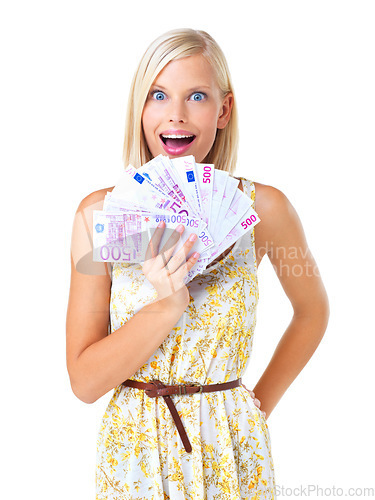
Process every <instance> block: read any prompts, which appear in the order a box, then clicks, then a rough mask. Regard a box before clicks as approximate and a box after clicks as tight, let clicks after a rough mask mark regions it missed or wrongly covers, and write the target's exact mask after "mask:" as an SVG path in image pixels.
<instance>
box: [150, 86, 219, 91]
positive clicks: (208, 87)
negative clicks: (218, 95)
mask: <svg viewBox="0 0 375 500" xmlns="http://www.w3.org/2000/svg"><path fill="white" fill-rule="evenodd" d="M154 87H156V88H158V89H162V90H167V89H166V88H165V87H163V85H158V84H153V85H151V88H154ZM210 88H211V87H210V86H209V85H197V86H196V87H193V88H191V89H188V90H187V91H188V92H192V91H193V90H199V89H210Z"/></svg>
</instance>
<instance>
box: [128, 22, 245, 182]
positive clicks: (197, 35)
mask: <svg viewBox="0 0 375 500" xmlns="http://www.w3.org/2000/svg"><path fill="white" fill-rule="evenodd" d="M195 54H202V55H203V56H204V57H205V58H206V59H207V61H208V62H209V63H210V64H211V66H212V68H213V70H214V73H215V76H216V82H217V85H218V87H219V88H220V90H221V94H222V98H224V97H225V95H226V94H227V93H228V92H232V93H233V107H232V110H231V116H230V119H229V122H228V123H227V125H226V126H225V127H224V128H223V129H218V130H217V133H216V138H215V141H214V143H213V145H212V148H211V150H210V151H209V153H208V155H207V156H206V158H204V160H203V162H202V163H213V164H214V165H215V168H217V169H220V170H225V171H227V172H229V173H233V171H234V170H235V168H236V162H237V149H238V135H239V134H238V114H237V106H236V99H235V98H234V92H233V85H232V82H231V77H230V73H229V68H228V64H227V61H226V59H225V56H224V53H223V52H222V50H221V49H220V47H219V46H218V44H217V43H216V41H215V40H214V39H213V38H212V37H211V36H210V35H209V34H208V33H206V32H205V31H200V30H193V29H190V28H183V29H175V30H170V31H167V32H166V33H164V34H163V35H161V36H159V37H158V38H156V40H154V41H153V42H152V43H151V45H150V46H149V47H148V49H147V50H146V52H145V53H144V55H143V57H142V59H141V61H140V63H139V65H138V68H137V69H136V71H135V74H134V76H133V80H132V83H131V87H130V92H129V98H128V107H127V113H126V121H125V138H124V149H123V161H124V166H125V167H127V166H128V165H129V163H130V164H132V165H133V166H134V167H135V168H139V167H140V166H141V165H144V164H145V163H147V162H148V161H150V160H151V159H152V158H153V156H152V155H151V153H150V151H149V149H148V147H147V142H146V139H145V136H144V133H143V129H142V112H143V107H144V105H145V102H146V99H147V96H148V93H149V91H150V87H151V85H152V84H153V82H154V80H155V79H156V77H157V76H158V74H159V73H160V72H161V71H162V69H163V68H164V67H165V66H166V65H167V64H168V63H169V62H170V61H172V60H177V59H182V58H183V57H188V56H192V55H195Z"/></svg>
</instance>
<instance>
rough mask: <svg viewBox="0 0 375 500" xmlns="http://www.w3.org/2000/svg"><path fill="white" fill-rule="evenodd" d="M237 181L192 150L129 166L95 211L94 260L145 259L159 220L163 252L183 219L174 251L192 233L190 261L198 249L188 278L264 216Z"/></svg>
mask: <svg viewBox="0 0 375 500" xmlns="http://www.w3.org/2000/svg"><path fill="white" fill-rule="evenodd" d="M238 184H239V180H237V179H235V178H234V177H232V176H231V175H230V174H229V173H228V172H224V171H223V170H219V169H215V167H214V165H213V164H206V163H196V162H195V158H194V156H193V155H189V156H182V157H179V158H173V159H170V158H169V157H168V156H164V155H159V156H156V157H155V158H153V159H152V160H151V161H149V162H148V163H146V164H145V165H143V166H142V167H140V168H138V169H136V168H134V167H133V166H132V165H129V166H128V167H127V168H126V169H125V170H124V172H123V174H122V175H121V177H120V179H119V180H118V182H117V184H116V185H115V187H114V189H113V190H112V191H111V192H108V193H107V194H106V196H105V199H104V204H103V210H94V213H93V235H94V236H93V247H94V248H93V259H94V261H96V262H120V263H141V264H143V262H144V261H145V260H146V253H147V247H148V245H149V243H150V240H151V238H152V235H153V233H154V231H155V229H156V227H157V226H158V224H159V223H160V221H164V222H165V229H164V233H163V236H162V240H161V242H160V245H159V251H160V249H162V248H163V247H164V245H166V243H167V241H168V239H169V238H170V236H171V233H172V232H173V231H174V230H175V229H176V227H177V226H178V225H180V224H182V225H183V226H184V232H183V233H182V236H181V238H180V240H179V241H178V243H177V245H176V248H175V249H174V251H173V254H172V255H174V254H175V253H176V252H178V251H179V249H180V248H181V247H182V246H183V244H184V243H185V241H186V240H187V239H188V237H189V236H190V235H191V234H192V233H195V234H196V235H197V236H198V239H197V240H196V242H195V243H194V245H193V247H192V249H191V251H190V253H188V255H187V256H186V260H187V259H189V258H190V257H191V255H192V254H193V253H194V252H199V254H200V257H199V259H198V260H197V262H196V263H195V264H194V266H193V267H192V268H191V269H190V271H189V272H188V274H187V276H186V277H185V284H186V283H188V282H189V281H190V280H192V279H193V278H194V276H196V275H197V274H199V273H201V272H202V271H203V270H204V269H206V267H207V266H208V265H209V264H210V263H211V262H212V261H213V260H215V258H216V257H218V256H219V255H221V254H222V253H223V252H225V250H226V249H228V248H229V247H230V246H232V245H233V244H234V243H235V242H236V241H237V240H238V239H239V238H240V237H241V236H243V235H244V234H245V233H246V232H247V231H249V230H251V229H252V228H253V227H254V225H255V224H257V223H258V222H259V221H260V218H259V216H258V214H257V213H256V212H255V210H254V209H253V208H252V206H251V200H250V198H249V197H248V196H247V195H246V194H244V193H243V192H242V191H241V189H239V188H238ZM148 255H149V254H147V258H149V257H148Z"/></svg>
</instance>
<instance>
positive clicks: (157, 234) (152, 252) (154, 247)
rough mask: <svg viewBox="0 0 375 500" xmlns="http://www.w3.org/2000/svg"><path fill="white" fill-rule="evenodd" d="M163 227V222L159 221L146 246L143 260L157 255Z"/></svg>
mask: <svg viewBox="0 0 375 500" xmlns="http://www.w3.org/2000/svg"><path fill="white" fill-rule="evenodd" d="M164 229H165V222H164V221H160V222H159V224H158V226H157V228H156V229H155V231H154V233H153V235H152V236H151V239H150V243H149V244H148V246H147V250H146V258H145V260H148V259H153V258H155V257H156V256H157V255H158V253H159V245H160V241H161V239H162V236H163V233H164Z"/></svg>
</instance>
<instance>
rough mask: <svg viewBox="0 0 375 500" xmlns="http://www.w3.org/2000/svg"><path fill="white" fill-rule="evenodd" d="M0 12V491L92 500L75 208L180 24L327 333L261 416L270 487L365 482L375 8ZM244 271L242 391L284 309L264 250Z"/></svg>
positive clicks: (106, 167)
mask: <svg viewBox="0 0 375 500" xmlns="http://www.w3.org/2000/svg"><path fill="white" fill-rule="evenodd" d="M0 19H1V20H0V42H1V70H2V77H1V81H0V85H1V95H0V99H1V112H0V114H1V117H0V120H1V142H2V145H1V178H2V197H1V203H2V206H1V214H2V224H1V226H2V244H1V262H2V275H3V279H1V285H2V288H3V291H4V292H3V294H2V300H1V304H2V310H3V312H2V315H1V320H2V321H1V322H2V343H1V380H2V384H1V385H2V408H3V409H2V412H1V427H0V428H1V432H2V434H3V435H2V438H1V443H2V446H1V448H2V458H3V466H2V473H3V474H4V478H3V480H2V486H1V490H2V491H1V497H2V498H4V499H7V500H10V499H21V498H31V497H32V498H38V499H39V500H44V499H46V500H47V499H48V500H50V499H52V498H53V499H54V500H62V499H64V500H65V499H68V498H69V500H93V499H94V498H95V491H94V471H95V452H96V434H97V431H98V429H99V423H100V419H101V417H102V414H103V412H104V411H105V408H106V406H107V404H108V402H109V400H110V397H111V395H112V391H111V392H110V393H108V394H107V395H105V396H103V397H102V398H101V399H100V400H99V401H97V402H96V403H94V404H93V405H86V404H85V403H82V402H81V401H80V400H78V399H77V398H76V397H75V396H74V395H73V393H72V391H71V389H70V383H69V378H68V374H67V370H66V364H65V317H66V308H67V300H68V293H69V280H70V261H69V252H70V248H69V246H70V233H71V227H72V222H73V216H74V213H75V210H76V208H77V206H78V204H79V202H80V201H81V199H82V198H83V197H85V196H86V195H88V194H89V193H90V192H92V191H95V190H97V189H100V188H104V187H110V186H113V185H114V184H115V182H116V180H117V179H118V177H119V175H120V174H121V169H122V168H123V166H122V160H121V158H122V144H123V132H124V122H125V111H126V105H127V98H128V90H129V86H130V81H131V78H132V75H133V72H134V70H135V68H136V65H137V63H138V61H139V59H140V57H141V55H142V54H143V52H144V50H145V49H146V48H147V46H148V45H149V43H150V42H151V41H152V40H154V38H156V37H157V36H158V35H160V34H162V33H164V32H165V31H167V30H169V29H172V28H181V27H191V28H195V29H203V30H205V31H207V32H208V33H210V34H211V35H212V36H213V37H214V38H215V39H216V40H217V42H218V43H219V45H220V46H221V48H222V49H223V51H224V53H225V54H226V56H227V59H228V62H229V67H230V70H231V74H232V78H233V82H234V90H235V92H236V97H237V100H238V106H239V113H240V133H241V141H240V158H239V162H238V169H237V171H236V172H235V175H243V176H245V177H247V178H250V179H252V180H255V181H258V182H261V183H264V184H270V185H272V186H275V187H277V188H278V189H280V190H282V191H283V192H284V193H285V194H286V196H287V197H288V198H289V200H290V201H291V203H292V204H293V206H294V207H295V208H296V210H297V212H298V214H299V216H300V218H301V220H302V223H303V227H304V229H305V233H306V237H307V240H308V243H309V245H310V248H311V250H312V253H313V255H314V257H315V259H316V261H317V263H318V266H319V269H320V272H321V275H322V278H323V281H324V284H325V286H326V289H327V291H328V294H329V298H330V307H331V316H330V321H329V326H328V329H327V332H326V335H325V337H324V338H323V340H322V342H321V344H320V345H319V347H318V349H317V351H316V352H315V354H314V355H313V357H312V358H311V360H310V362H309V363H308V364H307V366H306V367H305V368H304V369H303V370H302V372H301V374H300V375H299V377H298V378H297V379H296V380H295V382H294V383H293V384H292V385H291V387H290V388H289V389H288V391H287V392H286V393H285V395H284V397H283V398H282V400H281V401H280V403H279V404H278V405H277V407H276V408H275V410H274V412H273V413H272V415H271V416H270V418H269V420H268V425H269V430H270V434H271V440H272V441H271V444H272V451H273V457H274V464H275V474H276V481H277V484H278V485H279V487H280V488H281V487H284V488H287V487H289V488H300V487H307V486H308V485H316V486H319V487H320V488H323V489H325V488H333V487H334V486H335V487H336V488H343V489H345V488H347V487H355V488H364V487H375V483H374V479H373V476H372V473H373V465H374V464H373V449H374V426H373V421H374V405H373V400H372V398H373V387H372V384H373V382H374V370H373V365H374V355H373V350H374V339H373V338H374V334H375V328H374V309H375V308H374V299H375V294H374V288H373V283H374V278H375V276H374V271H373V248H374V246H373V244H374V237H373V231H374V229H373V217H374V210H373V190H374V188H373V183H372V179H373V177H372V171H373V170H374V167H375V162H374V159H375V153H374V132H375V130H374V129H375V125H374V123H375V122H374V116H375V99H374V88H375V73H374V47H375V34H374V33H375V31H374V24H375V9H374V3H373V2H371V1H360V0H358V1H350V2H349V1H343V0H341V1H330V0H325V1H320V0H315V1H314V2H312V1H311V2H307V1H301V0H299V1H282V2H280V1H278V2H276V1H267V2H253V1H248V2H238V1H232V2H227V1H218V0H215V1H207V0H206V1H205V2H202V1H201V2H151V1H145V0H142V1H140V2H127V1H125V0H123V1H108V2H98V1H96V0H90V1H81V0H75V1H74V2H73V1H70V0H65V1H64V2H62V1H61V2H51V1H49V2H47V1H45V2H42V1H34V2H19V1H18V2H17V1H13V2H8V4H7V5H6V6H5V5H4V4H3V6H2V7H1V11H0ZM259 282H260V302H259V309H258V323H257V328H256V333H255V341H254V350H253V357H252V359H251V362H250V366H249V369H248V371H247V372H246V376H245V377H244V382H245V384H246V385H247V387H254V385H255V384H256V382H257V380H258V379H259V377H260V376H261V374H262V372H263V370H264V369H265V367H266V365H267V363H268V361H269V359H270V357H271V355H272V353H273V351H274V349H275V347H276V345H277V343H278V341H279V339H280V338H281V336H282V334H283V333H284V331H285V328H286V327H287V326H288V324H289V322H290V320H291V317H292V308H291V306H290V303H289V301H288V299H287V298H286V296H285V294H284V292H283V290H282V287H281V285H280V283H279V281H278V279H277V277H276V274H275V273H274V271H273V269H272V266H271V265H270V262H269V261H268V259H267V258H265V259H264V260H263V262H262V263H261V265H260V268H259ZM370 473H371V474H370ZM326 493H327V492H326ZM300 495H301V493H300ZM331 495H333V493H332V490H331ZM287 496H288V495H279V498H287ZM289 496H290V493H289ZM294 496H298V492H297V493H295V495H294ZM322 496H328V495H327V494H324V492H323V493H321V495H320V497H319V498H321V497H322ZM310 498H315V496H314V495H313V494H310Z"/></svg>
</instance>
